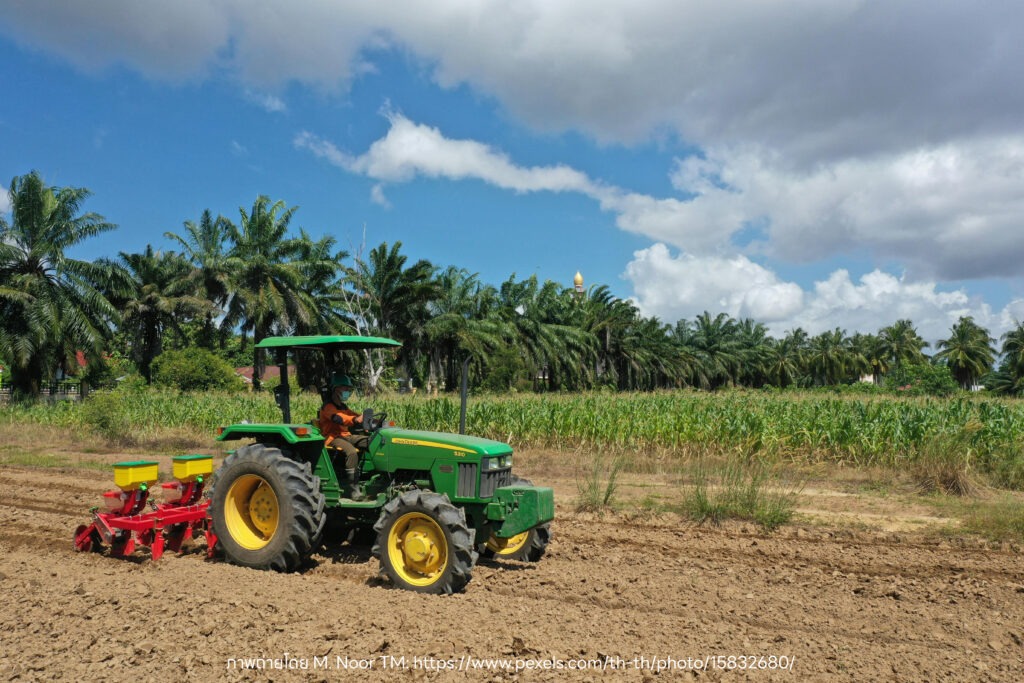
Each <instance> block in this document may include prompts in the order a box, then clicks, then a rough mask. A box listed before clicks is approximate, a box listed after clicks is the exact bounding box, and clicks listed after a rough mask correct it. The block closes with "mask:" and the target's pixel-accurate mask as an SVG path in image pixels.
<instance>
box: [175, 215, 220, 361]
mask: <svg viewBox="0 0 1024 683" xmlns="http://www.w3.org/2000/svg"><path fill="white" fill-rule="evenodd" d="M184 226H185V235H186V236H185V237H182V236H180V235H177V234H176V233H173V232H165V233H164V237H166V238H168V239H171V240H174V241H175V242H177V243H178V244H179V245H181V249H182V254H183V255H184V257H185V258H186V259H187V260H188V262H189V263H190V264H191V265H192V269H191V271H190V272H189V273H188V275H187V279H188V281H189V283H190V285H191V287H192V290H193V293H194V294H195V295H196V296H202V297H204V298H205V299H207V300H208V301H209V302H210V303H211V304H212V305H211V306H210V307H209V309H208V310H207V312H206V314H205V319H204V321H203V327H202V331H201V333H200V335H199V339H198V343H199V346H201V347H203V348H207V349H211V350H212V349H213V348H214V346H215V340H216V339H217V337H218V334H217V327H216V325H215V324H214V318H215V316H216V315H217V314H218V312H221V313H223V311H224V310H225V308H226V306H227V302H228V297H229V295H230V293H231V273H230V267H229V264H228V252H227V249H226V248H225V247H226V244H227V240H228V237H229V235H230V229H231V222H230V221H228V220H227V219H226V218H224V217H223V216H217V218H216V219H214V218H213V215H212V214H211V213H210V210H209V209H207V210H205V211H203V215H202V216H201V217H200V219H199V223H198V224H196V223H195V222H194V221H185V223H184ZM229 331H230V330H229V329H227V328H225V330H224V332H229ZM219 337H220V345H221V347H222V348H223V346H224V343H225V341H226V335H224V334H221V335H219Z"/></svg>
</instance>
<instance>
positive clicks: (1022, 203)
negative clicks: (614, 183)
mask: <svg viewBox="0 0 1024 683" xmlns="http://www.w3.org/2000/svg"><path fill="white" fill-rule="evenodd" d="M673 184H674V185H675V186H676V187H677V188H678V189H679V190H681V191H685V192H687V193H690V194H691V195H692V196H693V199H692V200H691V201H689V202H686V203H685V205H684V206H682V207H681V210H679V211H675V212H673V213H674V218H673V219H672V223H671V224H670V225H669V226H668V227H667V229H664V230H661V231H659V232H658V233H657V234H655V233H653V232H652V233H649V235H650V236H651V237H652V238H654V239H662V240H666V241H669V242H671V243H672V244H674V245H676V246H678V247H680V248H683V249H687V250H692V249H695V248H697V247H699V245H695V244H694V243H693V242H692V240H691V234H692V233H693V232H694V230H696V229H697V228H696V227H695V226H700V229H701V230H703V231H704V232H705V233H708V232H713V233H716V236H717V238H718V239H717V244H718V245H722V244H725V243H726V241H727V240H728V239H729V238H730V237H731V236H732V235H734V234H735V233H736V232H738V231H739V230H741V229H742V227H743V226H744V225H746V224H749V223H751V222H758V221H767V223H768V227H767V244H765V245H764V249H765V250H767V252H768V253H770V254H771V255H772V256H775V257H777V258H781V259H785V260H791V261H812V260H816V259H820V258H824V257H828V256H830V255H833V254H837V253H842V252H845V251H849V250H853V249H866V250H868V251H870V252H872V253H873V255H875V256H876V257H878V258H880V259H882V260H900V261H903V262H905V263H907V264H908V267H910V269H911V270H912V271H913V272H914V273H915V274H918V275H921V276H932V277H936V276H937V277H941V278H947V279H967V278H975V277H992V276H1000V275H1001V276H1010V275H1019V274H1021V273H1022V272H1024V270H1022V268H1024V262H1022V260H1021V259H1020V256H1019V255H1020V254H1021V253H1022V252H1024V230H1021V229H1020V224H1021V220H1020V216H1022V215H1024V192H1022V190H1021V188H1022V187H1024V136H1009V137H1002V138H992V139H979V140H972V141H969V142H961V143H948V144H944V145H940V146H936V147H925V148H919V149H914V150H909V151H907V152H902V153H899V154H892V155H889V154H887V155H882V156H875V157H865V158H853V159H846V160H842V161H839V162H835V163H829V164H822V165H820V166H818V167H816V168H815V169H813V170H810V171H795V170H786V169H784V168H782V167H781V165H780V164H779V163H778V161H777V159H776V157H775V156H774V155H771V154H765V153H763V152H762V151H759V150H750V149H740V150H721V151H711V152H709V153H708V157H707V158H705V159H699V160H697V161H692V160H689V159H688V160H684V161H681V162H678V164H677V167H676V169H675V171H674V173H673Z"/></svg>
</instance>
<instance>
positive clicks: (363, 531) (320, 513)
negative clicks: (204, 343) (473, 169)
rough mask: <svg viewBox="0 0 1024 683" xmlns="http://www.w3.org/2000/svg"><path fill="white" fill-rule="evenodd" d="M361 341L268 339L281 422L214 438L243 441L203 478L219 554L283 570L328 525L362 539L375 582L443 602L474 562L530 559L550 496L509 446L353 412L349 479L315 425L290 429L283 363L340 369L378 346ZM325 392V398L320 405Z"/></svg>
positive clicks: (239, 427)
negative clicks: (304, 358)
mask: <svg viewBox="0 0 1024 683" xmlns="http://www.w3.org/2000/svg"><path fill="white" fill-rule="evenodd" d="M398 346H400V344H399V343H398V342H396V341H394V340H391V339H386V338H382V337H363V336H344V335H326V336H304V337H268V338H266V339H263V340H262V341H260V342H259V343H258V344H257V345H256V347H257V349H263V350H265V351H269V352H272V353H274V354H275V362H276V365H277V366H278V368H279V369H280V373H281V382H280V384H279V386H278V387H277V388H276V389H275V399H276V401H277V405H278V407H279V408H280V409H281V413H282V418H283V419H282V423H281V424H254V423H247V422H243V423H241V424H234V425H231V426H228V427H221V428H219V429H218V435H217V439H218V440H220V441H233V440H238V439H253V440H254V442H253V443H250V444H248V445H244V446H241V447H240V448H238V449H237V450H235V451H233V452H231V453H230V454H229V455H228V457H227V458H225V460H224V462H223V464H222V465H221V466H220V468H219V469H218V470H217V472H216V474H215V475H214V478H213V485H212V489H213V490H212V493H211V494H210V506H209V515H210V519H211V524H212V532H213V534H214V536H215V538H216V539H217V543H218V545H219V548H220V549H221V551H222V552H223V554H224V557H225V558H226V559H227V560H228V561H229V562H232V563H234V564H237V565H242V566H245V567H253V568H259V569H273V570H277V571H292V570H295V569H297V568H299V567H300V565H301V564H302V563H303V561H304V560H305V559H306V558H307V557H308V556H309V555H311V554H312V553H313V552H314V551H316V550H317V549H318V548H319V547H320V545H321V543H322V542H323V540H324V536H325V533H324V532H325V528H326V527H327V525H328V522H329V521H330V524H331V527H333V528H334V529H335V530H337V529H341V530H343V531H344V533H338V534H332V536H337V537H338V538H339V539H341V540H339V541H338V542H343V541H344V540H345V539H351V540H350V542H358V541H360V540H362V541H368V542H369V543H372V551H371V552H372V554H373V556H374V557H376V558H377V559H378V560H379V561H380V566H381V573H382V574H384V575H386V576H387V577H388V578H389V579H390V581H391V582H392V583H393V584H394V585H396V586H398V587H400V588H404V589H408V590H412V591H417V592H422V593H453V592H458V591H460V590H462V589H463V588H464V587H465V585H466V584H467V583H468V582H469V580H470V577H471V573H472V571H473V567H474V565H475V564H476V561H477V559H478V556H479V555H480V554H483V555H485V556H493V557H498V558H502V559H514V560H523V561H537V560H539V559H540V558H541V556H542V555H543V554H544V551H545V549H546V548H547V545H548V541H549V539H550V522H551V520H552V519H554V492H553V491H552V490H551V489H550V488H545V487H538V486H533V485H532V484H531V483H530V482H529V481H526V480H525V479H520V478H519V477H516V476H514V475H513V474H512V448H511V447H510V446H509V445H508V444H505V443H501V442H498V441H491V440H488V439H482V438H477V437H473V436H465V435H457V434H444V433H439V432H428V431H416V430H410V429H402V428H399V427H395V426H394V425H393V423H390V422H388V420H387V416H386V415H385V414H383V413H373V411H372V410H367V411H365V412H364V413H363V415H362V425H363V429H364V431H365V433H366V435H367V437H368V439H367V447H366V449H365V451H363V452H361V453H360V455H359V465H358V467H357V469H356V473H355V475H354V477H353V478H351V479H350V478H349V477H347V476H340V477H339V472H344V469H343V468H344V464H343V461H344V458H343V457H339V454H338V453H337V452H336V451H335V450H334V449H332V448H330V447H328V445H326V444H325V442H326V439H325V437H324V436H323V435H322V434H321V432H320V430H319V428H318V423H317V420H316V417H315V416H312V415H311V416H309V417H311V418H313V419H312V421H310V422H293V421H292V417H291V402H290V393H289V384H288V355H289V352H291V353H292V354H293V355H296V354H301V353H310V352H313V353H316V352H321V353H323V358H324V359H326V361H327V362H326V363H325V365H324V367H329V366H334V367H338V365H337V364H340V360H339V359H341V358H344V357H345V356H346V354H344V353H343V352H346V351H364V350H368V349H388V348H395V347H398ZM326 395H327V394H324V396H326Z"/></svg>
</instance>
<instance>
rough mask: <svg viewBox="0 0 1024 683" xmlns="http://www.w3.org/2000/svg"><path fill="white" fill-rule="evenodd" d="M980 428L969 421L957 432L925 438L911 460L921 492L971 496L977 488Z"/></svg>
mask: <svg viewBox="0 0 1024 683" xmlns="http://www.w3.org/2000/svg"><path fill="white" fill-rule="evenodd" d="M981 429H982V426H981V424H979V423H977V422H969V423H968V424H966V425H964V426H963V428H961V429H960V431H958V432H955V433H953V434H937V435H935V436H933V437H931V438H929V439H927V440H925V442H924V443H923V444H922V445H921V448H920V449H919V450H918V451H917V453H916V454H915V456H914V458H913V460H912V462H911V464H910V476H911V478H912V479H913V480H914V481H915V482H916V484H917V487H918V489H919V490H920V491H921V492H922V493H946V494H951V495H955V496H968V495H972V494H974V493H975V492H976V491H977V490H978V488H979V486H980V483H979V481H978V478H977V473H976V472H975V471H974V446H973V441H974V435H975V434H977V433H978V432H980V431H981Z"/></svg>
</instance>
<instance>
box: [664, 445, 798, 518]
mask: <svg viewBox="0 0 1024 683" xmlns="http://www.w3.org/2000/svg"><path fill="white" fill-rule="evenodd" d="M689 474H690V479H691V482H692V483H691V484H690V486H688V487H687V488H686V489H684V492H683V500H682V502H681V503H680V504H679V505H678V506H676V507H677V511H678V512H681V513H682V514H684V515H685V516H687V517H690V518H691V519H693V520H695V521H697V522H699V523H704V522H711V523H712V524H718V523H719V522H721V521H723V520H726V519H738V520H748V521H752V522H755V523H757V524H758V525H760V526H761V527H762V528H763V529H765V530H768V531H771V530H773V529H777V528H778V527H780V526H782V525H783V524H787V523H788V522H789V521H790V520H792V518H793V512H794V510H795V508H796V498H797V495H798V494H799V492H800V489H801V488H802V485H796V486H794V485H792V484H791V483H788V482H786V481H784V480H783V479H782V477H780V476H779V472H778V470H777V469H776V468H772V467H769V466H767V465H765V464H764V463H761V462H758V461H746V460H744V459H742V458H731V459H728V460H725V461H714V460H710V459H706V458H701V459H699V460H697V461H694V462H693V463H692V464H691V466H690V472H689Z"/></svg>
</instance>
